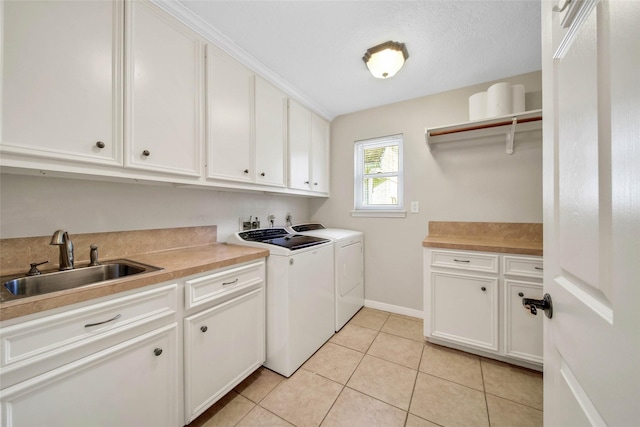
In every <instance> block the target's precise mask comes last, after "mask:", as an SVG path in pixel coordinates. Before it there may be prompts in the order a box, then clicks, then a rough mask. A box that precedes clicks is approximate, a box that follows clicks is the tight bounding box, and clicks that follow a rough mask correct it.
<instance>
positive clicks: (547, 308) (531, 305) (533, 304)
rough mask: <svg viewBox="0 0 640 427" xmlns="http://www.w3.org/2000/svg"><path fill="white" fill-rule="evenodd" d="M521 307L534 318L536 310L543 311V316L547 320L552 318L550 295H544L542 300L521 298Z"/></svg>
mask: <svg viewBox="0 0 640 427" xmlns="http://www.w3.org/2000/svg"><path fill="white" fill-rule="evenodd" d="M522 305H523V306H525V307H526V308H527V309H528V310H529V311H530V312H531V314H533V315H534V316H536V315H537V314H538V309H540V310H544V314H545V315H546V316H547V317H548V318H549V319H551V317H552V316H553V303H552V301H551V295H549V294H544V296H543V297H542V299H533V298H522Z"/></svg>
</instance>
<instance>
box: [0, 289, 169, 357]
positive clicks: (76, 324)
mask: <svg viewBox="0 0 640 427" xmlns="http://www.w3.org/2000/svg"><path fill="white" fill-rule="evenodd" d="M176 301H177V285H176V284H171V285H167V286H163V287H160V288H156V289H152V290H148V291H143V292H136V293H134V294H131V295H128V296H126V297H120V298H115V299H111V300H108V301H104V302H101V303H97V304H91V305H89V306H86V307H81V308H77V309H72V310H69V311H65V312H63V313H59V314H54V315H51V316H46V317H42V318H39V319H35V320H31V321H28V322H24V323H19V324H16V325H14V326H10V327H8V328H3V329H1V330H0V344H1V345H2V352H1V356H0V362H1V366H2V367H3V368H4V367H6V366H8V365H12V364H16V363H18V362H25V363H26V362H27V361H29V360H31V359H41V358H43V357H45V356H46V357H49V356H53V355H56V354H59V353H61V352H64V351H67V350H70V349H75V348H78V347H80V346H81V345H83V344H84V343H85V342H95V341H96V340H98V339H101V338H102V337H104V336H106V335H113V334H115V333H119V332H122V331H123V330H126V329H129V328H133V327H136V326H139V325H141V324H146V323H151V322H152V321H154V320H157V319H159V318H162V317H164V316H166V315H170V314H173V313H175V311H176V308H177V302H176Z"/></svg>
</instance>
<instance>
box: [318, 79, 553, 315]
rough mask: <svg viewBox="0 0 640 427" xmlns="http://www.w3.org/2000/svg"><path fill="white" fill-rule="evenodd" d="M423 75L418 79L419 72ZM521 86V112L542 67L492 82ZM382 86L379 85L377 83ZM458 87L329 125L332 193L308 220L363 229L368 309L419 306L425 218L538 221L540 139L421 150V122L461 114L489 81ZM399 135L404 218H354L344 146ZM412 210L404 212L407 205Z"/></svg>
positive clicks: (411, 310) (534, 105)
mask: <svg viewBox="0 0 640 427" xmlns="http://www.w3.org/2000/svg"><path fill="white" fill-rule="evenodd" d="M425 78H427V76H425ZM501 81H509V82H512V83H514V84H515V83H522V84H524V85H525V90H526V92H527V94H526V97H527V110H532V109H538V108H541V105H542V100H541V88H542V86H541V73H540V72H534V73H529V74H524V75H520V76H515V77H512V78H505V79H501ZM380 83H381V84H385V82H384V81H381V82H380ZM492 83H493V82H488V83H486V84H482V85H477V86H472V87H466V88H462V89H457V90H454V91H449V92H444V93H441V94H436V95H431V96H426V97H422V98H417V99H413V100H410V101H405V102H400V103H397V104H392V105H386V106H383V107H379V108H374V109H370V110H365V111H360V112H356V113H352V114H348V115H344V116H340V117H337V118H336V119H335V120H334V121H333V122H332V124H331V197H330V198H329V199H326V200H311V202H310V209H311V212H310V213H311V219H312V220H316V221H320V222H323V223H324V224H325V225H327V226H332V227H342V228H350V229H356V230H361V231H363V232H364V235H365V240H366V243H365V289H366V290H365V292H366V299H367V300H368V302H369V303H370V304H372V305H377V306H380V307H382V308H384V306H385V305H388V306H389V307H387V308H389V309H398V308H399V309H401V310H402V309H406V311H407V314H418V311H421V310H422V246H421V242H422V239H424V237H425V236H426V235H427V227H428V222H429V221H500V222H542V144H541V140H542V136H541V132H540V131H536V132H531V133H529V134H527V135H524V134H522V135H516V138H515V153H514V154H513V155H507V154H506V153H505V143H504V139H500V140H499V141H496V142H493V143H483V144H481V145H473V144H469V143H466V144H458V143H452V144H449V145H447V146H445V145H444V144H443V145H439V146H437V147H435V148H434V150H433V152H429V150H428V149H427V147H426V144H425V138H424V129H425V128H426V127H434V126H444V125H449V124H455V123H461V122H465V121H467V120H468V97H469V96H470V95H472V94H474V93H476V92H479V91H482V90H486V89H487V88H488V87H489V86H490V84H492ZM398 133H401V134H403V135H404V181H405V187H404V200H405V208H406V209H407V216H406V218H353V217H351V215H350V211H351V210H352V209H353V143H354V141H357V140H362V139H367V138H373V137H378V136H385V135H392V134H398ZM414 200H415V201H418V202H419V203H420V212H419V213H417V214H411V213H409V206H410V202H411V201H414Z"/></svg>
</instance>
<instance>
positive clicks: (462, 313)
mask: <svg viewBox="0 0 640 427" xmlns="http://www.w3.org/2000/svg"><path fill="white" fill-rule="evenodd" d="M501 266H502V267H501ZM522 298H535V299H541V298H542V258H541V257H535V256H524V255H503V254H499V253H491V252H475V251H473V252H471V251H468V252H465V251H455V250H447V249H431V248H425V249H424V310H425V315H424V333H425V336H426V337H427V339H428V340H429V341H432V342H434V343H436V344H441V345H445V346H450V347H454V348H458V349H461V350H465V351H469V352H472V353H477V354H481V355H484V356H487V357H493V358H496V359H499V360H504V361H507V362H512V363H516V364H520V365H523V366H527V367H531V368H534V369H540V368H541V366H542V316H544V314H542V312H541V311H540V312H539V313H538V315H533V314H532V313H530V312H529V311H528V310H527V309H526V308H524V306H523V305H522Z"/></svg>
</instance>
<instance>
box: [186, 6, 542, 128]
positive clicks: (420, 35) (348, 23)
mask: <svg viewBox="0 0 640 427" xmlns="http://www.w3.org/2000/svg"><path fill="white" fill-rule="evenodd" d="M181 3H182V4H183V5H184V6H186V8H188V9H190V10H191V11H192V12H194V13H195V14H196V15H197V16H198V17H199V18H200V19H202V20H203V21H205V22H206V23H207V24H209V25H210V26H211V27H213V28H214V29H215V30H217V31H218V32H220V33H221V34H222V35H223V37H225V38H228V39H229V40H231V41H232V42H233V43H234V44H235V45H237V46H238V47H240V48H241V49H242V50H244V51H246V53H248V54H249V55H250V56H252V57H253V58H255V60H257V61H258V62H259V63H261V64H263V65H264V66H265V67H266V68H267V69H269V70H270V71H272V72H273V73H274V74H275V75H277V76H279V77H280V78H281V79H282V80H283V81H285V82H287V83H288V85H290V86H291V87H293V88H295V89H296V90H297V92H298V93H299V94H301V95H302V96H303V97H304V98H305V99H306V100H308V101H309V102H308V104H312V106H313V107H315V109H316V110H319V112H320V113H321V114H323V115H325V116H327V118H330V119H331V118H334V117H336V116H339V115H341V114H346V113H350V112H354V111H358V110H363V109H367V108H371V107H375V106H379V105H384V104H389V103H393V102H398V101H402V100H406V99H411V98H416V97H419V96H424V95H429V94H433V93H438V92H443V91H446V90H450V89H455V88H459V87H463V86H469V85H473V84H477V83H483V82H487V81H491V80H497V79H501V78H504V77H508V76H513V75H517V74H522V73H527V72H531V71H536V70H539V69H540V68H541V59H540V1H539V0H533V1H530V0H501V1H485V0H475V1H451V0H447V1H445V0H428V1H403V0H400V1H371V0H367V1H365V0H361V1H322V0H320V1H309V0H307V1H266V0H262V1H257V0H255V1H219V0H213V1H210V0H181ZM388 40H393V41H399V42H403V43H405V44H406V46H407V49H408V51H409V59H408V60H407V62H406V64H405V66H404V68H403V69H402V70H400V72H398V74H397V75H396V76H395V77H392V78H390V79H387V80H379V79H375V78H373V77H372V76H371V75H370V74H369V71H368V70H367V68H366V66H365V64H364V62H363V61H362V56H363V54H364V53H365V51H366V50H367V49H368V48H369V47H372V46H375V45H377V44H379V43H382V42H385V41H388Z"/></svg>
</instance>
